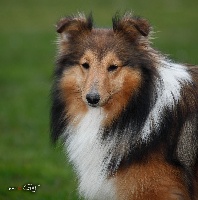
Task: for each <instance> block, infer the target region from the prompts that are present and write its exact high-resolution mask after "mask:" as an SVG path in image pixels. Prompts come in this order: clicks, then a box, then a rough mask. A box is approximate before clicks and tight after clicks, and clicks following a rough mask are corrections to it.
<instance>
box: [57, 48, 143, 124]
mask: <svg viewBox="0 0 198 200" xmlns="http://www.w3.org/2000/svg"><path fill="white" fill-rule="evenodd" d="M83 63H88V64H89V66H90V68H89V69H85V68H83V67H82V64H83ZM111 65H117V66H118V68H117V69H116V70H114V71H108V68H109V66H111ZM140 83H141V74H140V72H139V70H138V69H135V68H134V69H131V68H129V67H127V66H123V65H122V62H121V61H120V60H119V59H118V57H117V56H116V55H115V53H113V52H109V53H107V54H106V55H104V56H103V57H102V58H99V57H98V56H97V53H95V52H92V51H90V50H89V51H86V52H85V54H84V55H83V56H82V58H81V59H80V61H79V65H77V66H75V67H72V68H70V69H68V70H66V71H65V72H64V76H63V78H62V80H61V89H62V90H63V94H64V97H63V98H64V99H65V101H66V104H67V108H68V110H67V115H68V116H69V117H70V118H74V117H73V116H77V115H79V114H80V115H81V114H83V113H85V112H86V111H87V108H88V104H87V100H86V95H87V94H88V93H90V92H91V91H92V90H94V91H97V92H98V94H99V95H100V102H99V106H100V107H102V108H103V109H104V111H105V113H106V119H105V122H104V123H105V125H108V124H109V123H111V122H112V120H113V119H115V118H116V117H117V116H118V115H119V113H120V112H121V111H122V110H123V109H124V107H125V106H126V105H127V102H128V101H129V98H130V97H131V95H133V94H134V93H135V92H136V91H137V90H138V87H139V86H140Z"/></svg>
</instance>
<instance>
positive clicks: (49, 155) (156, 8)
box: [0, 0, 198, 200]
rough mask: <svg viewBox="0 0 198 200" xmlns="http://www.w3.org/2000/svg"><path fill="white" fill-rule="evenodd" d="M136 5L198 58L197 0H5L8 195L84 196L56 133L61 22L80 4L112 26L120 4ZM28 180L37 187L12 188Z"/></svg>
mask: <svg viewBox="0 0 198 200" xmlns="http://www.w3.org/2000/svg"><path fill="white" fill-rule="evenodd" d="M125 10H133V11H135V13H136V14H139V15H142V16H145V17H146V18H148V19H149V20H150V22H151V23H152V24H153V25H154V30H155V31H157V33H156V34H155V37H156V40H154V41H153V42H154V46H155V47H157V48H158V49H160V50H162V51H163V52H165V53H167V54H170V57H171V58H173V59H175V60H177V61H181V62H187V63H192V64H196V63H198V57H197V52H198V45H197V44H198V37H197V34H198V14H197V10H198V3H197V2H196V1H195V0H189V1H184V0H181V1H179V0H166V1H159V0H152V1H144V0H138V1H134V0H116V1H108V0H106V1H104V0H102V1H99V0H96V1H93V0H89V1H83V0H80V1H78V2H77V1H66V0H65V1H63V0H57V1H52V0H49V1H47V0H39V1H35V0H34V1H33V0H17V1H16V0H9V1H7V0H2V1H1V3H0V16H1V20H0V25H1V30H0V142H1V144H0V158H1V161H0V199H3V200H10V199H11V200H12V199H14V200H15V199H38V200H40V199H66V200H70V199H71V200H75V199H78V195H77V192H76V190H77V184H76V178H75V175H74V173H73V171H72V170H71V166H70V165H69V164H68V163H67V161H66V159H65V155H64V153H63V151H62V148H61V147H58V148H55V147H53V146H51V145H50V140H49V108H50V99H49V93H50V85H51V82H52V80H51V75H52V71H53V67H54V66H53V65H54V64H53V63H54V57H55V49H56V46H55V42H54V41H55V39H56V33H55V28H54V24H55V23H56V21H57V20H58V19H59V18H60V17H62V16H64V15H68V14H71V13H76V12H77V11H85V13H89V12H90V11H92V12H93V15H94V17H95V21H96V24H97V25H100V26H104V27H107V26H110V25H111V17H112V15H113V14H114V13H115V12H116V11H121V12H123V11H125ZM27 183H33V184H40V185H41V186H40V187H39V188H38V190H37V192H36V193H30V192H28V191H8V188H9V187H11V186H13V187H18V186H23V185H24V184H27Z"/></svg>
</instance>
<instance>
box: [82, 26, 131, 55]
mask: <svg viewBox="0 0 198 200" xmlns="http://www.w3.org/2000/svg"><path fill="white" fill-rule="evenodd" d="M84 44H85V51H87V50H88V49H89V50H90V51H92V52H95V54H96V55H97V56H99V57H101V58H102V57H104V56H106V55H108V54H109V53H114V55H118V54H119V53H120V52H122V51H125V50H126V48H125V47H126V46H127V45H128V44H127V42H126V41H125V40H124V38H122V37H119V36H118V35H116V34H115V33H114V32H113V30H112V29H93V30H92V32H91V33H90V35H89V36H88V37H86V39H85V41H84Z"/></svg>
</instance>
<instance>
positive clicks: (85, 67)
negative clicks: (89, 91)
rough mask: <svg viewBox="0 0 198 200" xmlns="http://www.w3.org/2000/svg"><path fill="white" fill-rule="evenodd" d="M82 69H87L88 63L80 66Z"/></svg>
mask: <svg viewBox="0 0 198 200" xmlns="http://www.w3.org/2000/svg"><path fill="white" fill-rule="evenodd" d="M82 67H83V68H84V69H89V67H90V66H89V63H83V64H82Z"/></svg>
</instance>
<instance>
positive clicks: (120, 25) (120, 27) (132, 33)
mask: <svg viewBox="0 0 198 200" xmlns="http://www.w3.org/2000/svg"><path fill="white" fill-rule="evenodd" d="M112 21H113V30H114V32H118V33H119V32H120V33H123V34H127V35H128V36H129V37H130V38H131V39H133V40H136V39H137V38H139V37H140V36H144V37H147V36H148V35H149V33H150V30H151V26H150V24H149V22H148V21H147V20H146V19H143V18H140V17H135V16H132V15H131V14H125V15H124V16H123V17H122V18H120V17H119V16H118V15H116V16H115V17H114V18H113V20H112Z"/></svg>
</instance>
